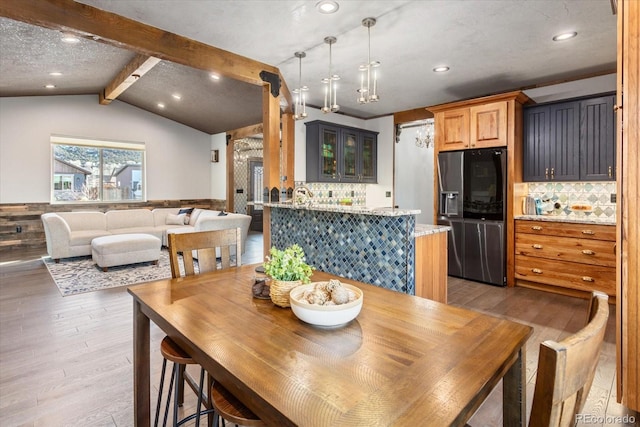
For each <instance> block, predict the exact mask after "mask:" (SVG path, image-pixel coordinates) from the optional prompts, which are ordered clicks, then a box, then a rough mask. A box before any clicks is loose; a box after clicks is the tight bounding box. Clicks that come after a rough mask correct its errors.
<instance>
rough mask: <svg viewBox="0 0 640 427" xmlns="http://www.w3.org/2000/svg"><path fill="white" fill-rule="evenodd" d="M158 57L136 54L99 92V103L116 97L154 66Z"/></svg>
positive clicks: (106, 102)
mask: <svg viewBox="0 0 640 427" xmlns="http://www.w3.org/2000/svg"><path fill="white" fill-rule="evenodd" d="M159 62H160V59H158V58H154V57H153V56H147V55H140V54H138V55H136V56H135V58H133V59H132V60H131V62H129V63H128V64H127V65H125V66H124V68H123V69H122V70H121V71H120V72H119V73H118V75H117V76H115V77H114V78H113V80H111V82H110V83H109V84H108V85H107V86H106V87H105V88H104V89H103V90H102V92H100V104H102V105H107V104H110V103H111V101H113V100H114V99H116V98H117V97H118V96H120V94H121V93H122V92H124V91H125V90H127V89H129V87H130V86H131V85H132V84H134V83H135V82H137V81H138V79H139V78H140V77H142V76H144V75H145V74H146V73H147V72H148V71H149V70H151V69H152V68H153V67H155V66H156V65H157V64H158V63H159Z"/></svg>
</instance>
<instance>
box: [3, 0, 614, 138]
mask: <svg viewBox="0 0 640 427" xmlns="http://www.w3.org/2000/svg"><path fill="white" fill-rule="evenodd" d="M80 2H81V3H85V4H87V5H90V6H94V7H97V8H100V9H104V10H106V11H109V12H113V13H116V14H119V15H122V16H125V17H128V18H131V19H134V20H137V21H140V22H143V23H145V24H148V25H152V26H154V27H157V28H160V29H163V30H165V31H169V32H173V33H176V34H180V35H182V36H185V37H188V38H191V39H194V40H197V41H201V42H204V43H206V44H209V45H212V46H216V47H219V48H222V49H225V50H228V51H231V52H234V53H237V54H240V55H243V56H246V57H249V58H252V59H255V60H258V61H261V62H264V63H266V64H271V65H273V66H276V67H278V68H279V69H280V70H281V72H282V74H283V76H284V78H285V80H286V82H287V85H288V87H289V88H290V89H293V88H295V87H296V86H297V85H298V60H297V58H295V57H294V52H296V51H305V52H306V54H307V56H306V58H305V59H304V60H303V65H302V67H303V68H302V75H303V84H306V85H307V86H309V89H310V90H309V104H311V105H315V106H321V105H322V103H323V88H322V84H321V83H320V80H321V79H322V78H323V77H325V76H326V75H327V74H328V45H326V44H325V43H324V42H323V39H324V37H325V36H329V35H332V36H336V37H337V38H338V41H337V43H336V44H335V45H333V63H334V72H335V73H338V74H339V75H340V76H341V80H340V81H339V95H338V103H339V104H340V105H341V109H340V111H341V112H342V113H345V114H349V115H353V116H355V117H361V118H370V117H377V116H381V115H387V114H392V113H394V112H398V111H404V110H409V109H413V108H418V107H424V106H428V105H435V104H440V103H444V102H450V101H455V100H460V99H466V98H472V97H477V96H482V95H487V94H492V93H498V92H504V91H508V90H513V89H520V88H524V87H531V86H535V85H539V84H544V83H549V82H555V81H560V80H570V79H575V78H578V77H584V76H586V75H595V74H598V73H604V72H607V71H612V70H615V61H616V17H615V16H614V15H613V14H612V13H611V6H610V2H609V1H608V0H564V1H563V0H535V1H532V0H508V1H507V0H465V1H462V0H458V1H452V0H442V1H441V0H430V1H422V0H418V1H393V0H391V1H359V0H349V1H346V0H343V1H340V9H339V10H338V12H337V13H335V14H332V15H323V14H320V13H318V12H317V10H316V9H315V7H314V5H315V3H316V1H315V0H282V1H279V0H272V1H248V0H238V1H228V0H200V1H177V0H155V1H134V0H119V1H109V0H81V1H80ZM369 16H372V17H375V18H377V20H378V22H377V24H376V25H375V26H374V27H372V28H371V55H372V59H375V60H379V61H380V62H381V63H382V65H381V67H380V69H379V71H380V87H379V92H380V96H381V100H380V102H378V103H375V104H366V105H359V104H357V103H356V100H355V99H356V92H355V90H356V88H357V86H358V83H359V75H358V71H357V70H358V65H359V64H361V63H363V62H365V61H366V54H367V31H366V29H365V28H364V27H363V26H362V25H361V21H362V19H363V18H365V17H369ZM0 24H1V26H0V30H1V33H0V38H1V41H0V43H1V44H0V47H1V48H2V52H1V54H0V96H19V95H34V94H44V93H46V94H53V93H98V91H100V90H101V89H102V88H104V87H105V86H106V85H107V83H108V82H109V81H111V79H113V77H114V76H115V75H116V74H117V72H118V71H119V70H120V68H121V67H122V66H123V65H124V64H126V63H127V62H128V60H129V59H130V58H132V56H133V55H132V54H131V53H130V52H123V51H122V50H120V49H117V48H114V47H111V46H106V45H104V44H101V43H98V42H93V41H91V40H83V41H82V43H81V45H80V46H72V48H73V49H70V47H68V46H62V45H61V44H60V43H59V33H58V32H55V31H50V30H44V29H41V28H38V27H33V26H29V25H26V24H18V23H15V22H12V21H9V20H6V19H1V20H0ZM568 30H571V31H577V32H578V37H576V38H574V39H571V40H568V41H565V42H559V43H557V42H553V41H552V40H551V38H552V36H553V35H555V34H557V33H560V32H564V31H568ZM78 47H79V48H80V49H76V48H78ZM74 49H75V50H74ZM443 64H445V65H448V66H450V67H451V70H450V71H449V72H447V73H444V74H436V73H433V72H432V69H433V67H435V66H438V65H443ZM53 65H57V66H59V67H61V68H64V69H65V70H68V71H65V76H64V77H63V78H61V79H60V80H59V81H60V85H59V88H57V89H56V91H55V92H52V91H45V90H44V89H43V88H42V86H43V80H47V77H48V76H47V75H46V73H48V72H49V71H52V68H51V67H52V66H53ZM65 67H66V68H65ZM67 73H69V74H67ZM69 76H70V77H71V79H70V81H67V77H69ZM63 80H65V83H64V84H63ZM211 83H213V82H211V81H210V80H209V79H208V77H207V76H206V75H202V74H201V73H200V72H197V71H195V70H192V69H188V68H185V67H182V66H177V65H175V64H168V63H165V62H162V63H160V64H159V65H158V66H156V67H155V68H153V69H152V70H151V71H150V72H149V73H147V75H145V76H143V77H142V78H141V79H139V81H138V82H137V83H135V84H134V85H132V86H131V88H130V89H128V90H127V91H126V92H124V94H122V95H121V96H120V97H119V98H118V99H120V100H122V101H124V102H128V103H130V104H132V105H136V106H139V107H140V108H144V109H147V110H149V111H154V112H157V113H158V114H161V115H163V116H167V117H169V118H172V119H174V120H177V121H179V122H182V123H185V124H188V125H189V126H193V127H194V128H196V129H200V130H202V131H204V132H207V133H218V132H223V131H227V130H232V129H236V128H239V127H243V126H246V125H249V124H254V123H258V122H260V121H261V120H262V116H261V91H260V88H257V87H255V86H251V85H248V84H244V83H239V82H235V81H222V80H221V81H219V82H214V83H215V84H213V85H212V84H211ZM63 91H64V92H63ZM173 91H177V92H181V94H182V95H183V97H182V100H181V101H180V102H179V103H176V102H174V101H173V100H172V99H171V98H170V96H171V93H173ZM157 102H164V103H165V104H166V105H167V107H166V108H165V109H164V110H163V111H159V110H158V109H157V107H155V105H156V103H157Z"/></svg>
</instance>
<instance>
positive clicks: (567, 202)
mask: <svg viewBox="0 0 640 427" xmlns="http://www.w3.org/2000/svg"><path fill="white" fill-rule="evenodd" d="M615 192H616V183H615V182H598V181H596V182H530V183H529V195H531V196H533V197H539V198H541V199H542V200H543V201H544V200H547V199H549V200H550V201H551V202H552V203H556V202H557V203H559V204H560V207H559V208H556V209H554V210H553V212H552V213H551V215H558V216H566V217H573V216H583V215H585V216H587V217H589V216H591V217H596V218H611V219H614V218H615V216H616V204H615V202H613V203H612V202H611V195H612V194H615ZM573 203H580V204H588V205H591V206H592V211H591V212H586V213H585V212H574V211H572V210H571V208H570V206H571V204H573Z"/></svg>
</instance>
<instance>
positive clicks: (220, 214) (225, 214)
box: [218, 211, 227, 216]
mask: <svg viewBox="0 0 640 427" xmlns="http://www.w3.org/2000/svg"><path fill="white" fill-rule="evenodd" d="M218 216H227V213H226V212H225V211H220V213H219V214H218Z"/></svg>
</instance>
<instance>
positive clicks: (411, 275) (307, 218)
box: [264, 203, 448, 302]
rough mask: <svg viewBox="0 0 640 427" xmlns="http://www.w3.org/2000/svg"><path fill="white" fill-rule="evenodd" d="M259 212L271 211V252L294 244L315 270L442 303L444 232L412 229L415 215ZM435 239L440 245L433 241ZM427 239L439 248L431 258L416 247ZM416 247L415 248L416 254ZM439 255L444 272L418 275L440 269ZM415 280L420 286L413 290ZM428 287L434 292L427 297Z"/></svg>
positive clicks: (285, 206)
mask: <svg viewBox="0 0 640 427" xmlns="http://www.w3.org/2000/svg"><path fill="white" fill-rule="evenodd" d="M264 206H265V207H266V208H268V209H270V210H271V213H270V218H271V221H270V227H271V244H272V246H275V247H277V248H280V249H282V248H285V247H287V246H290V245H292V244H295V243H297V244H298V245H300V246H301V247H302V249H303V250H304V252H305V254H306V257H307V262H308V263H309V264H311V265H312V266H313V267H314V268H316V269H317V270H320V271H324V272H326V273H330V274H335V275H337V276H341V277H345V278H348V279H353V280H356V281H360V282H365V283H370V284H373V285H376V286H380V287H384V288H387V289H392V290H395V291H398V292H402V293H406V294H409V295H418V296H425V297H428V298H434V296H437V298H436V299H438V300H439V301H441V302H446V279H447V276H446V251H447V248H446V234H445V233H446V231H448V227H442V226H433V225H429V226H419V227H416V219H415V218H416V217H415V216H416V214H419V213H420V211H419V210H407V209H392V208H368V207H364V206H335V205H331V206H327V205H306V204H305V205H294V204H292V203H265V204H264ZM437 234H442V236H444V239H438V238H437V237H439V236H437ZM432 238H433V239H436V240H437V241H438V242H440V244H443V245H444V246H443V247H439V248H438V249H437V250H434V252H435V253H433V254H427V253H424V250H423V247H426V246H424V245H422V242H423V241H426V240H430V239H432ZM417 243H420V249H419V250H418V252H417V251H416V245H417ZM443 253H444V254H445V255H444V256H445V262H444V265H445V269H444V270H442V269H440V272H437V274H438V277H437V280H435V281H434V279H433V274H432V273H433V272H432V271H429V272H428V273H427V274H424V272H423V271H422V270H423V269H424V268H425V262H424V261H429V260H431V259H433V258H437V259H438V263H440V262H441V260H442V256H443V255H442V254H443ZM416 255H418V258H416ZM416 259H418V260H419V262H416ZM416 268H419V270H420V271H416ZM427 268H428V267H427ZM440 276H442V277H440ZM416 278H419V280H420V282H419V283H418V284H417V285H416ZM434 282H435V283H434ZM443 284H444V288H445V289H444V296H443V292H442V289H441V288H442V287H443ZM432 287H438V288H439V289H438V290H437V291H432V290H431V288H432Z"/></svg>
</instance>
